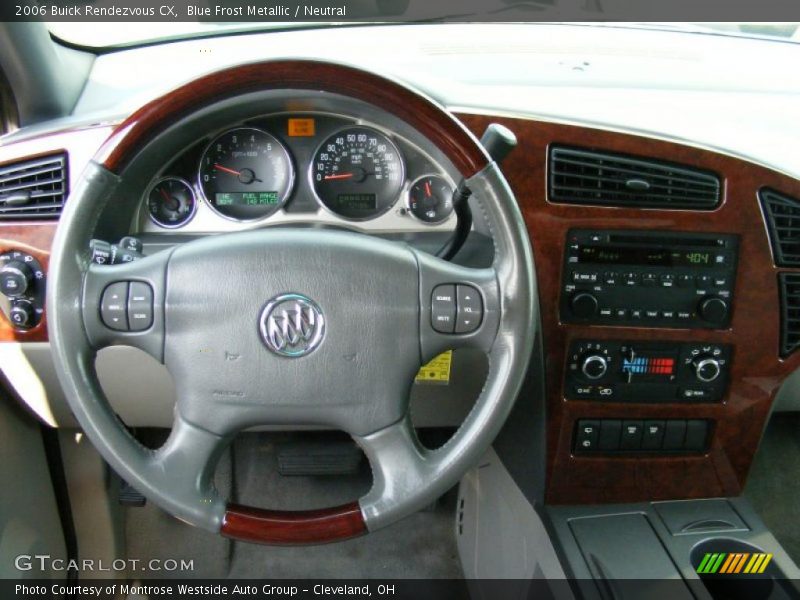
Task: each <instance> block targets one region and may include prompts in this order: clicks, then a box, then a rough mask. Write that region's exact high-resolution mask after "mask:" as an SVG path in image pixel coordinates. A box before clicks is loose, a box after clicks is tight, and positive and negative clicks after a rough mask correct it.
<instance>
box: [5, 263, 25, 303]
mask: <svg viewBox="0 0 800 600" xmlns="http://www.w3.org/2000/svg"><path fill="white" fill-rule="evenodd" d="M32 281H33V269H31V268H30V267H29V266H28V265H26V264H25V263H24V262H22V261H19V260H12V261H9V262H8V263H6V265H5V266H4V267H3V268H2V269H1V270H0V292H2V293H3V295H5V296H8V297H9V298H17V297H19V296H22V295H23V294H25V292H27V291H28V287H29V286H30V284H31V282H32Z"/></svg>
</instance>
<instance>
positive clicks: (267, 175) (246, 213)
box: [199, 127, 294, 221]
mask: <svg viewBox="0 0 800 600" xmlns="http://www.w3.org/2000/svg"><path fill="white" fill-rule="evenodd" d="M199 178H200V187H201V188H202V190H203V195H204V196H205V198H206V200H207V201H208V204H209V206H211V208H213V209H214V210H215V211H217V212H218V213H220V214H221V215H223V216H225V217H228V218H231V219H237V220H240V221H250V220H253V219H260V218H263V217H267V216H269V215H271V214H272V213H274V212H275V211H276V210H278V209H279V208H280V207H281V206H283V205H284V203H285V202H286V199H287V198H288V197H289V193H290V192H291V191H292V185H293V183H294V168H293V167H292V161H291V160H290V158H289V153H288V152H287V150H286V148H284V147H283V145H282V144H281V143H280V142H279V141H278V140H277V139H276V138H275V137H274V136H272V135H270V134H269V133H267V132H266V131H262V130H260V129H255V128H252V127H240V128H238V129H231V130H230V131H227V132H225V133H223V134H222V135H220V136H219V137H217V138H216V139H215V140H214V141H212V142H211V143H210V144H209V145H208V147H207V148H206V151H205V152H204V153H203V158H201V159H200V173H199Z"/></svg>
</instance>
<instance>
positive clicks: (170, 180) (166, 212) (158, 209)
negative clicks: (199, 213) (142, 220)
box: [147, 177, 197, 228]
mask: <svg viewBox="0 0 800 600" xmlns="http://www.w3.org/2000/svg"><path fill="white" fill-rule="evenodd" d="M147 208H148V211H149V213H150V219H151V220H152V221H153V222H154V223H155V224H157V225H160V226H161V227H168V228H175V227H180V226H181V225H183V224H184V223H186V222H187V221H188V220H189V219H191V218H192V217H193V216H194V211H195V209H196V208H197V203H196V201H195V197H194V191H193V190H192V186H190V185H189V183H188V182H187V181H185V180H183V179H180V178H179V177H164V178H163V179H159V180H158V181H156V182H155V183H154V184H153V185H152V186H151V187H150V191H149V192H148V193H147Z"/></svg>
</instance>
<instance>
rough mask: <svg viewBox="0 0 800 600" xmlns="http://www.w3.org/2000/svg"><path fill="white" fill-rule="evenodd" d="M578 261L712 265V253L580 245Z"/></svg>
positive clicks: (616, 263) (677, 265)
mask: <svg viewBox="0 0 800 600" xmlns="http://www.w3.org/2000/svg"><path fill="white" fill-rule="evenodd" d="M578 262H579V263H592V264H613V265H642V266H650V267H685V266H692V267H713V266H714V253H712V252H709V251H705V250H670V249H667V248H661V249H650V248H631V247H626V246H581V247H580V248H579V249H578Z"/></svg>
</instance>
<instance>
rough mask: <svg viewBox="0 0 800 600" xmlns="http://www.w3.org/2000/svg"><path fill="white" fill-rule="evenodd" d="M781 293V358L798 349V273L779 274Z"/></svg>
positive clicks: (799, 290)
mask: <svg viewBox="0 0 800 600" xmlns="http://www.w3.org/2000/svg"><path fill="white" fill-rule="evenodd" d="M778 282H779V285H780V292H781V348H780V350H781V356H788V355H789V354H791V353H792V352H794V351H795V350H797V348H798V347H800V273H779V274H778Z"/></svg>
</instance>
